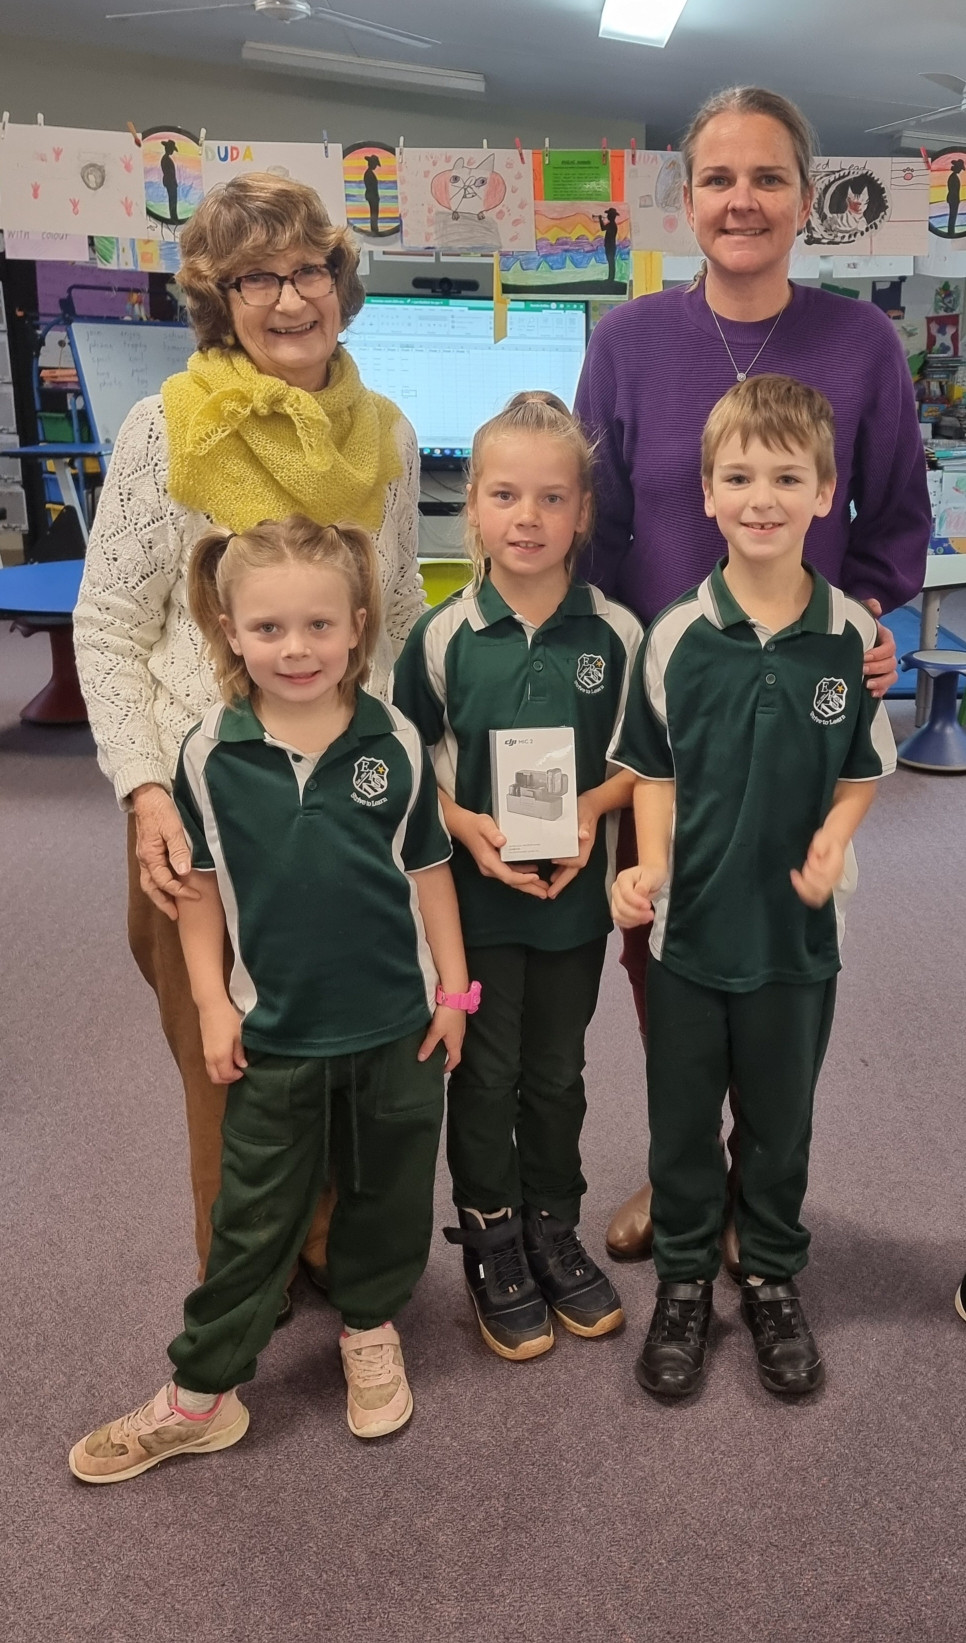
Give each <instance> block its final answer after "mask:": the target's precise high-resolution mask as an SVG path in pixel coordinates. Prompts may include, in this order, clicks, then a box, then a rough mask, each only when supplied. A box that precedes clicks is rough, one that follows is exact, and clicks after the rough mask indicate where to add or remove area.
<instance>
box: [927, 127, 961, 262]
mask: <svg viewBox="0 0 966 1643" xmlns="http://www.w3.org/2000/svg"><path fill="white" fill-rule="evenodd" d="M964 173H966V148H944V149H941V150H940V152H939V153H938V154H931V155H930V156H929V232H930V234H935V235H936V237H937V238H938V239H941V240H961V239H963V238H966V199H964V198H963V195H964V193H966V190H964V188H963V180H964Z"/></svg>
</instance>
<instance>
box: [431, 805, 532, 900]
mask: <svg viewBox="0 0 966 1643" xmlns="http://www.w3.org/2000/svg"><path fill="white" fill-rule="evenodd" d="M446 825H447V827H448V828H449V830H450V832H451V833H452V835H453V837H454V839H458V840H459V842H460V844H462V845H463V846H464V847H465V849H467V850H468V851H469V853H470V855H471V856H472V857H473V860H474V861H475V862H476V865H477V867H478V868H479V870H480V872H481V873H482V874H483V877H484V878H485V879H499V881H500V883H501V884H508V885H510V887H511V888H512V889H514V890H522V891H523V893H524V895H527V896H537V897H539V899H540V900H541V901H546V899H547V886H546V885H545V884H544V882H543V880H542V879H541V877H540V874H539V873H538V872H537V869H536V867H535V866H532V865H531V864H530V863H529V862H526V863H524V864H523V865H522V866H511V865H510V863H509V862H505V861H504V860H503V858H502V857H501V855H500V851H501V849H502V848H503V846H504V845H505V844H506V835H505V834H504V833H501V832H500V829H499V828H498V827H497V825H496V822H495V821H494V820H493V817H492V816H487V815H485V814H480V813H478V812H477V811H475V810H465V809H464V808H463V807H462V806H461V805H456V804H451V805H448V806H447V810H446Z"/></svg>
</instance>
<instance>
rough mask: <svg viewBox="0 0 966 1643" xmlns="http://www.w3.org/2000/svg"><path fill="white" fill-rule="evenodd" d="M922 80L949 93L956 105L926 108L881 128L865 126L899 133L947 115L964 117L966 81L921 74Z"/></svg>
mask: <svg viewBox="0 0 966 1643" xmlns="http://www.w3.org/2000/svg"><path fill="white" fill-rule="evenodd" d="M921 78H922V79H923V80H932V82H933V84H934V85H937V86H942V88H943V90H944V91H951V92H952V93H953V95H954V96H956V97H958V98H959V102H958V103H947V105H946V107H945V108H926V109H922V110H921V112H919V113H916V114H907V115H906V116H905V119H902V120H889V121H888V122H887V124H886V125H883V126H867V127H866V130H867V131H869V132H872V131H900V130H902V129H903V128H904V127H906V126H913V125H914V126H915V127H916V128H917V129H918V127H919V126H924V125H928V124H929V122H930V121H932V120H940V119H942V118H943V116H944V115H947V114H963V115H966V80H961V79H960V78H959V76H958V75H957V74H923V75H922V76H921Z"/></svg>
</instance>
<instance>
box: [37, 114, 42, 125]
mask: <svg viewBox="0 0 966 1643" xmlns="http://www.w3.org/2000/svg"><path fill="white" fill-rule="evenodd" d="M43 123H44V117H43V115H42V114H38V115H37V124H38V125H39V126H42V125H43Z"/></svg>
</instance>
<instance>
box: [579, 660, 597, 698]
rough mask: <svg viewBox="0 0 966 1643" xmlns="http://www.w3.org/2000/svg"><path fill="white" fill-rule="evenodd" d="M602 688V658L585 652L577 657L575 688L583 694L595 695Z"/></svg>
mask: <svg viewBox="0 0 966 1643" xmlns="http://www.w3.org/2000/svg"><path fill="white" fill-rule="evenodd" d="M603 688H604V658H603V656H591V655H590V654H589V652H585V653H584V655H583V656H578V658H577V689H578V690H582V691H583V693H584V695H585V696H596V695H597V693H598V691H600V690H603Z"/></svg>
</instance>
